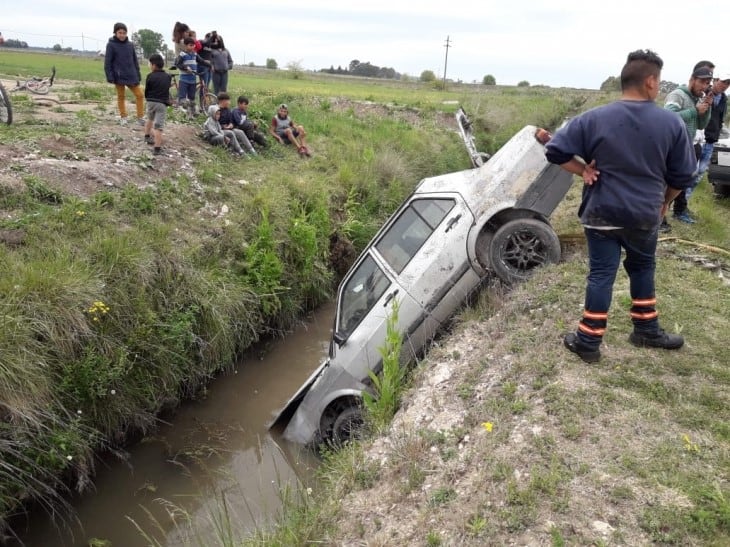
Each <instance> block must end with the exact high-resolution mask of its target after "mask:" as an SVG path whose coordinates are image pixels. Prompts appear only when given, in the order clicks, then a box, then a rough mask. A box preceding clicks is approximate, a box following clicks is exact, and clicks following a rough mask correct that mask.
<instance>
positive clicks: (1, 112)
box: [0, 84, 13, 125]
mask: <svg viewBox="0 0 730 547" xmlns="http://www.w3.org/2000/svg"><path fill="white" fill-rule="evenodd" d="M0 123H4V124H7V125H10V124H11V123H13V106H12V105H11V104H10V97H9V96H8V92H7V91H6V90H5V87H3V84H0Z"/></svg>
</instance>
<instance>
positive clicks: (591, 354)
mask: <svg viewBox="0 0 730 547" xmlns="http://www.w3.org/2000/svg"><path fill="white" fill-rule="evenodd" d="M563 344H564V345H565V347H566V348H568V349H569V350H570V351H572V352H573V353H575V354H576V355H577V356H578V357H580V358H581V359H583V361H585V362H586V363H597V362H598V361H599V359H600V358H601V350H599V349H590V348H588V347H586V346H584V345H583V344H582V343H581V341H580V340H579V339H578V335H577V334H576V333H574V332H571V333H570V334H566V335H565V337H564V338H563Z"/></svg>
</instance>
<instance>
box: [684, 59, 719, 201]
mask: <svg viewBox="0 0 730 547" xmlns="http://www.w3.org/2000/svg"><path fill="white" fill-rule="evenodd" d="M713 74H714V78H715V80H714V82H713V84H712V91H711V93H712V110H711V114H710V121H709V122H707V127H705V131H704V137H705V142H704V143H703V144H702V150H701V152H700V159H699V162H698V163H697V178H696V179H695V182H694V185H693V186H692V188H688V189H687V192H686V195H687V200H689V198H690V196H691V195H692V192H693V191H694V189H695V188H697V185H698V184H699V183H700V180H702V177H703V176H704V174H705V173H706V172H707V169H708V168H709V167H710V160H711V159H712V151H713V150H714V148H715V143H716V142H717V141H718V140H719V139H720V131H722V125H723V123H724V120H725V115H726V114H727V95H725V93H726V92H727V90H728V87H730V72H721V73H718V72H713Z"/></svg>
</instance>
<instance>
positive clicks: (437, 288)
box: [375, 193, 479, 336]
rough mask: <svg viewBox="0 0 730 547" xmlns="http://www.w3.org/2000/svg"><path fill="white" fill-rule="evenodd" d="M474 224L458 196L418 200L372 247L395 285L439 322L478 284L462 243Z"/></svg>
mask: <svg viewBox="0 0 730 547" xmlns="http://www.w3.org/2000/svg"><path fill="white" fill-rule="evenodd" d="M473 223H474V217H473V215H472V213H471V211H470V210H469V208H468V207H467V205H466V203H465V202H464V200H463V199H462V197H461V196H460V195H459V194H457V193H439V194H438V195H430V196H429V195H426V196H418V197H414V198H412V200H411V201H410V202H409V203H408V205H407V206H406V207H404V208H402V209H401V212H400V214H399V216H398V218H397V219H396V220H395V221H394V222H392V223H391V225H390V227H389V229H388V231H387V232H386V233H384V234H383V236H382V237H381V238H380V239H379V240H378V242H377V243H376V244H375V249H376V251H377V252H378V254H379V255H380V256H381V257H382V259H383V260H384V261H385V262H386V263H387V264H388V266H389V268H390V269H391V270H392V271H393V273H394V274H395V276H396V279H397V280H398V283H399V284H400V285H401V286H402V287H403V288H404V289H405V290H406V291H408V293H409V294H410V295H411V297H413V298H414V299H415V301H416V302H418V304H419V305H420V306H421V307H422V308H423V309H424V311H425V312H426V313H427V314H429V315H430V316H431V317H432V318H433V319H434V320H436V321H437V322H439V323H441V322H443V321H445V320H446V319H448V318H449V317H450V316H451V315H452V313H453V312H454V310H455V309H456V307H458V305H459V304H461V303H462V302H463V301H464V299H465V298H466V296H467V294H468V293H469V292H470V291H471V290H472V289H473V288H474V287H475V286H476V285H477V284H478V283H479V276H478V274H477V273H476V272H475V271H474V270H473V269H472V268H471V265H470V261H469V256H468V253H467V245H466V244H467V238H468V235H469V231H470V230H471V227H472V226H473ZM427 334H428V335H431V336H432V335H433V333H432V332H429V333H427Z"/></svg>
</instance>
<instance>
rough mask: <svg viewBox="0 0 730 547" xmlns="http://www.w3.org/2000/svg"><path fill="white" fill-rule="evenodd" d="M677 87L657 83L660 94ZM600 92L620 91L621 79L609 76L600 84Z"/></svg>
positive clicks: (668, 83) (669, 83) (665, 81)
mask: <svg viewBox="0 0 730 547" xmlns="http://www.w3.org/2000/svg"><path fill="white" fill-rule="evenodd" d="M678 87H679V84H675V83H674V82H670V81H669V80H662V81H661V82H659V91H660V92H661V93H669V92H671V91H674V90H675V89H677V88H678ZM600 89H601V91H621V78H620V77H619V76H609V77H608V78H606V79H605V80H604V81H603V83H602V84H601V88H600Z"/></svg>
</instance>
